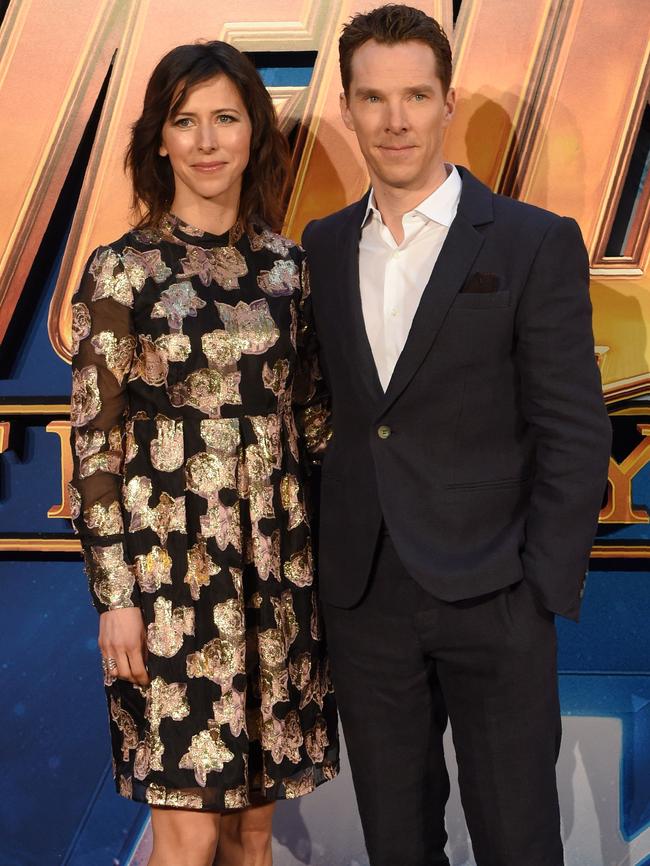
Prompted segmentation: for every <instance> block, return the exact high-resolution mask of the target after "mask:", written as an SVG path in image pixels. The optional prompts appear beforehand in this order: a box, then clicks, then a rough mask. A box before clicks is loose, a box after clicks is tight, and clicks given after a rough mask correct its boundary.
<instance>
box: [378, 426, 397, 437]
mask: <svg viewBox="0 0 650 866" xmlns="http://www.w3.org/2000/svg"><path fill="white" fill-rule="evenodd" d="M392 432H393V431H392V430H391V429H390V427H388V426H387V425H386V424H382V425H381V427H378V428H377V436H379V438H380V439H388V437H389V436H390V434H391V433H392Z"/></svg>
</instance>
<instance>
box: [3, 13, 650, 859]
mask: <svg viewBox="0 0 650 866" xmlns="http://www.w3.org/2000/svg"><path fill="white" fill-rule="evenodd" d="M373 5H377V4H374V3H368V2H356V0H246V2H245V3H243V2H242V3H238V4H235V3H229V2H225V0H12V2H10V3H9V4H8V5H6V4H5V6H6V8H5V6H2V4H0V14H2V13H4V14H3V19H2V23H1V29H0V340H1V346H0V598H1V600H2V601H1V603H0V687H1V692H0V694H1V700H0V719H1V728H0V751H1V754H2V774H1V775H0V815H1V826H0V866H54V864H65V866H103V864H113V866H117V864H119V866H127V864H131V866H143V864H144V863H146V860H147V856H148V851H149V850H150V835H149V828H148V819H147V810H146V808H145V807H142V806H139V805H137V804H134V803H130V802H128V801H126V800H122V799H121V798H118V797H117V796H116V795H115V794H114V791H113V782H112V778H111V768H110V757H109V750H108V731H107V720H106V714H105V713H106V711H105V702H104V696H103V692H102V687H101V672H100V666H99V654H98V651H97V646H96V634H97V618H96V614H95V612H94V610H93V609H92V608H91V606H90V602H89V598H88V594H87V588H86V580H85V577H84V574H83V571H82V567H81V562H80V556H79V547H78V542H77V540H76V539H75V538H74V536H73V534H72V532H71V527H70V523H69V519H68V518H69V513H70V503H69V501H68V499H67V494H66V486H65V482H66V480H67V477H68V475H69V472H70V463H71V458H70V452H69V447H68V435H69V417H68V416H69V392H70V384H69V378H70V366H69V360H70V344H71V337H70V296H71V293H72V291H73V289H74V287H75V284H76V283H77V280H78V278H79V275H80V271H81V268H82V266H83V263H84V262H85V260H86V258H87V256H88V253H89V251H90V250H91V249H92V248H93V247H95V246H97V245H98V244H100V243H105V242H108V241H110V240H112V239H114V238H115V237H118V236H120V235H121V234H122V233H123V232H124V230H125V228H126V226H127V224H128V220H129V189H128V183H127V181H126V178H125V176H124V174H123V171H122V158H123V151H124V146H125V143H126V140H127V136H128V130H129V124H130V123H132V122H133V120H134V119H135V118H136V117H137V115H138V113H139V108H140V106H141V102H142V97H143V90H144V85H145V82H146V80H147V77H148V75H149V73H150V71H151V70H152V68H153V67H154V65H155V63H156V62H157V60H158V59H159V58H160V57H161V56H162V54H164V53H165V52H166V51H167V50H168V49H170V48H171V47H173V46H174V45H178V44H181V43H184V42H192V41H195V40H197V39H201V38H202V39H214V38H218V39H223V40H226V41H229V42H231V43H233V44H234V45H236V46H237V47H238V48H240V49H242V50H245V51H247V52H250V55H251V57H252V58H253V60H254V62H255V64H256V65H257V67H258V68H259V70H260V72H261V74H262V76H263V78H264V81H265V83H266V84H267V86H268V88H269V90H270V92H271V93H272V95H273V98H274V100H275V104H276V107H277V111H278V115H279V118H280V122H281V124H282V126H283V128H284V129H285V131H286V132H287V134H288V135H289V137H290V141H291V144H292V150H293V160H294V167H295V185H294V188H293V194H292V197H291V201H290V204H289V207H288V211H287V214H286V222H285V231H286V233H287V234H289V235H290V236H291V237H293V238H295V239H296V240H299V239H300V235H301V232H302V229H303V227H304V225H305V224H306V223H307V222H308V221H309V220H310V219H311V218H313V217H317V216H321V215H324V214H327V213H329V212H331V211H333V210H335V209H338V208H340V207H342V206H344V205H345V204H347V203H349V202H351V201H354V200H355V199H357V198H359V197H360V196H361V195H362V194H363V192H364V191H365V189H366V185H367V177H366V174H365V172H364V169H363V164H362V161H361V158H360V155H359V152H358V150H357V148H356V145H355V141H354V139H353V135H352V133H349V132H348V131H347V130H345V129H344V127H343V125H342V123H341V122H340V120H339V117H338V97H339V92H340V89H341V88H340V79H339V74H338V63H337V39H338V34H339V32H340V28H341V24H342V22H343V21H345V20H346V19H347V18H348V17H349V16H350V15H351V14H354V13H355V12H358V11H362V10H367V9H369V8H372V6H373ZM414 5H417V6H419V7H420V8H422V9H424V10H425V11H427V12H429V13H430V14H432V15H434V16H435V17H436V18H438V20H439V21H440V22H441V23H442V24H443V26H444V27H445V29H446V31H447V33H448V34H449V36H450V39H451V41H452V45H453V48H454V58H455V71H454V84H455V86H456V89H457V92H458V98H459V104H458V111H457V115H456V118H455V120H454V123H453V125H452V127H451V128H450V130H449V133H448V136H447V141H446V154H447V158H448V159H449V160H452V161H454V162H457V163H461V164H463V165H466V166H468V167H469V168H470V169H471V170H472V171H473V172H474V173H475V174H476V175H478V176H479V177H480V178H481V179H482V180H483V181H485V182H486V183H488V184H489V185H490V186H491V187H492V188H493V189H495V190H497V191H499V192H503V193H505V194H507V195H512V196H515V197H518V198H521V199H523V200H525V201H529V202H533V203H535V204H537V205H541V206H542V207H546V208H550V209H552V210H554V211H557V212H559V213H562V214H568V215H571V216H573V217H575V218H576V219H577V220H578V222H579V223H580V226H581V228H582V231H583V234H584V237H585V241H586V244H587V246H588V249H589V253H590V260H591V275H592V277H591V291H592V299H593V303H594V329H595V335H596V344H597V348H596V351H597V356H598V361H599V365H600V369H601V373H602V381H603V390H604V394H605V397H606V400H607V402H608V405H609V409H610V413H611V417H612V423H613V426H614V447H613V453H612V459H611V465H610V475H609V485H608V491H607V498H606V501H605V503H604V505H603V510H602V513H601V522H600V529H599V533H598V538H597V540H596V543H595V546H594V550H593V559H592V563H591V572H590V577H589V580H588V585H587V595H586V600H585V606H584V614H583V617H582V621H581V623H580V625H579V626H575V625H572V624H569V623H559V631H560V667H561V671H562V673H561V695H562V706H563V714H564V741H563V746H562V753H561V758H560V762H559V765H558V782H559V788H560V797H561V806H562V819H563V833H564V838H565V842H566V850H567V864H568V866H644V864H645V866H648V864H650V638H649V632H650V627H649V626H648V613H649V610H650V577H649V570H650V345H649V340H648V335H647V330H648V328H649V327H650V275H649V274H648V270H647V268H648V262H649V258H650V239H649V233H648V226H649V223H650V181H649V180H648V167H649V164H650V106H649V102H648V100H649V96H650V4H649V3H648V2H647V0H610V2H608V3H603V2H602V0H525V2H521V0H462V2H460V0H455V2H452V0H430V2H416V3H415V4H414ZM448 746H449V748H448V751H449V760H450V764H451V765H452V766H453V764H454V757H453V749H452V748H451V743H450V742H449V744H448ZM448 827H449V835H450V846H449V851H450V859H451V862H452V864H453V866H471V864H473V863H474V861H473V858H472V852H471V844H470V842H469V840H468V837H467V832H466V829H465V827H464V824H463V819H462V811H461V809H460V803H459V799H458V794H457V791H456V789H454V791H453V793H452V798H451V801H450V806H449V815H448ZM274 837H275V838H274V854H275V863H276V864H277V866H299V864H317V866H367V862H368V861H367V855H366V853H365V850H364V846H363V839H362V836H361V831H360V828H359V821H358V815H357V812H356V806H355V802H354V794H353V790H352V785H351V781H350V775H349V770H348V768H347V763H346V762H345V761H344V768H343V772H342V774H341V776H340V777H339V778H338V779H337V780H336V781H334V782H332V783H330V784H328V785H325V786H323V787H322V788H321V789H319V790H318V791H317V792H315V793H314V794H312V795H310V796H308V797H305V798H302V799H299V800H297V801H292V802H286V803H281V804H280V805H279V807H278V809H277V820H276V824H275V833H274Z"/></svg>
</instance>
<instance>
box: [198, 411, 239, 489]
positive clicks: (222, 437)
mask: <svg viewBox="0 0 650 866" xmlns="http://www.w3.org/2000/svg"><path fill="white" fill-rule="evenodd" d="M199 429H200V430H201V438H202V439H203V441H204V442H205V444H206V446H207V448H208V449H210V450H213V451H215V452H216V453H218V454H223V455H224V456H229V457H234V456H236V454H237V449H238V448H239V419H238V418H208V419H206V420H204V421H201V424H200V428H199ZM234 486H235V485H233V487H234Z"/></svg>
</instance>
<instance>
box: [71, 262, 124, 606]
mask: <svg viewBox="0 0 650 866" xmlns="http://www.w3.org/2000/svg"><path fill="white" fill-rule="evenodd" d="M127 286H128V281H127V280H126V276H125V274H124V271H123V267H122V263H121V259H120V256H119V255H118V254H117V253H116V252H115V251H114V250H113V249H111V248H110V247H105V248H100V249H99V250H97V251H96V252H95V254H94V256H91V260H90V261H89V264H88V266H87V267H86V270H85V272H84V275H83V278H82V280H81V285H80V287H79V290H78V291H77V293H76V294H75V296H74V297H73V299H72V333H73V358H72V396H71V407H70V421H71V446H72V457H73V472H72V481H71V484H70V498H71V502H72V509H73V523H74V526H75V529H76V531H77V532H78V533H79V538H80V540H81V546H82V550H83V554H84V560H85V566H86V574H87V575H88V582H89V586H90V593H91V596H92V600H93V603H94V605H95V607H96V609H97V611H98V612H99V613H103V612H104V611H107V610H114V609H116V608H123V607H133V606H136V605H138V603H139V590H138V587H137V584H136V583H135V578H134V571H133V568H132V565H131V564H130V563H129V561H128V558H127V554H126V547H125V544H124V524H125V514H124V508H123V504H122V480H123V475H122V473H123V463H124V454H123V442H124V422H125V417H126V412H127V407H128V400H127V393H126V381H127V378H128V374H129V370H130V368H131V364H132V361H133V354H134V349H135V337H134V334H133V325H132V315H131V303H132V297H131V301H129V297H130V295H131V293H130V291H129V290H128V288H127Z"/></svg>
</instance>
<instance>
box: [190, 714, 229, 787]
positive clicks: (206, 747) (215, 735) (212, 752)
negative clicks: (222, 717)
mask: <svg viewBox="0 0 650 866" xmlns="http://www.w3.org/2000/svg"><path fill="white" fill-rule="evenodd" d="M234 757H235V756H234V754H233V753H232V752H231V751H230V749H229V748H228V746H226V744H225V743H224V741H223V740H222V739H221V733H220V732H219V725H218V724H217V723H216V722H215V721H212V720H211V719H208V727H207V730H204V731H200V732H199V733H198V734H195V735H194V736H193V737H192V742H191V743H190V747H189V749H188V750H187V752H186V753H185V754H184V755H183V757H182V758H181V760H180V762H179V764H178V766H179V767H180V769H181V770H194V776H195V778H196V781H197V782H198V784H199V785H201V787H202V788H205V786H206V784H207V781H208V773H221V772H222V771H223V767H224V764H227V763H228V762H229V761H232V759H233V758H234Z"/></svg>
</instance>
